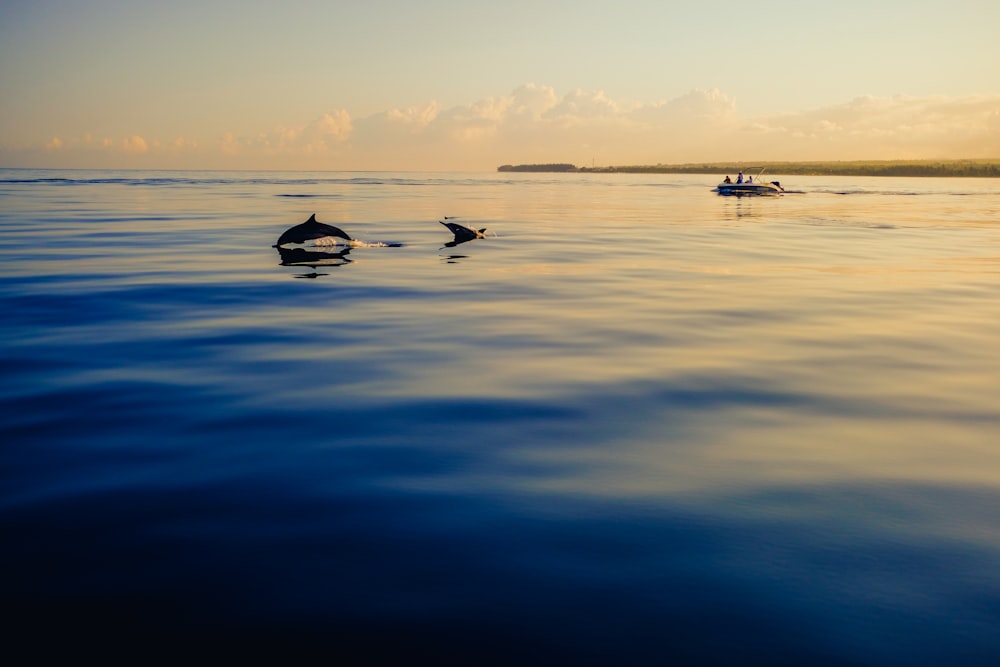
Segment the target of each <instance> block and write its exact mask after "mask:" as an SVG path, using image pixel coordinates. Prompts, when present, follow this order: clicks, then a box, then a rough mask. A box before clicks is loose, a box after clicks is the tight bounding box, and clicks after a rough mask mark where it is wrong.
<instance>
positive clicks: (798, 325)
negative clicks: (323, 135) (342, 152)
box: [0, 169, 1000, 666]
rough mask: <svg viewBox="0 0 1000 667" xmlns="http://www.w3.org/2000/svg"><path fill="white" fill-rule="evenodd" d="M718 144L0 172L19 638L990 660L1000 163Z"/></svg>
mask: <svg viewBox="0 0 1000 667" xmlns="http://www.w3.org/2000/svg"><path fill="white" fill-rule="evenodd" d="M722 176H724V174H719V175H718V176H696V175H672V174H645V175H644V174H523V173H514V174H512V173H456V174H451V173H441V174H428V173H374V172H370V173H342V172H308V173H305V172H303V173H298V172H181V171H164V172H153V171H48V170H45V171H43V170H10V169H7V170H0V312H2V313H3V316H2V319H0V322H2V325H0V332H2V337H0V369H2V375H0V378H2V381H0V406H2V420H0V441H2V446H0V536H2V548H0V572H2V574H0V599H2V600H3V606H4V608H5V609H4V611H5V612H6V613H5V614H4V615H5V616H6V618H7V619H9V620H8V621H7V622H6V623H5V625H7V632H6V633H5V634H7V637H8V639H7V640H5V641H6V643H7V644H8V646H11V645H17V644H18V643H20V644H23V645H25V646H28V647H30V648H31V650H32V651H33V652H34V654H35V655H36V656H42V655H45V654H46V653H49V652H57V651H62V650H70V649H71V650H73V651H74V652H75V654H76V655H77V656H99V657H104V658H112V657H117V658H125V659H133V658H134V659H136V660H137V661H138V660H141V661H148V660H151V659H155V658H158V657H164V656H173V657H174V658H176V659H187V658H190V657H192V656H194V657H201V658H204V657H205V656H206V655H208V654H207V653H205V651H217V652H218V653H219V654H220V655H222V656H225V657H227V658H230V659H236V658H237V657H241V656H242V657H248V658H259V657H261V656H264V655H271V656H272V657H273V659H275V660H277V659H283V658H288V657H291V656H297V657H299V658H301V659H303V660H305V659H309V660H313V659H315V660H316V661H323V662H328V663H336V664H404V663H405V664H435V665H444V664H462V665H483V664H504V665H510V664H522V665H523V664H545V665H554V664H567V665H569V664H572V665H590V664H593V665H612V664H613V665H666V664H675V665H676V664H698V665H733V664H740V665H747V664H763V665H880V666H884V665H943V664H952V665H965V666H970V665H995V664H998V663H1000V631H998V628H1000V181H997V180H988V179H916V178H914V179H896V178H860V177H788V178H781V175H780V174H776V175H775V178H780V180H781V181H782V182H783V184H784V186H785V188H786V189H787V190H788V192H787V193H786V194H785V195H783V196H781V197H750V198H746V197H745V198H737V197H720V196H718V195H716V194H715V193H713V192H712V188H713V187H714V185H715V184H716V183H717V182H718V181H719V180H721V178H722ZM312 214H315V215H316V217H317V219H318V220H319V221H321V222H325V223H329V224H333V225H336V226H338V227H340V228H342V229H343V230H345V231H346V232H348V233H349V234H350V235H351V237H352V238H354V239H358V240H359V241H358V242H356V243H354V244H352V245H350V246H336V247H329V246H320V247H306V248H299V249H298V250H297V252H291V253H279V251H278V249H276V248H274V247H272V246H273V244H274V243H275V241H276V239H277V238H278V236H279V235H280V234H281V233H282V232H283V231H284V230H285V229H287V228H289V227H291V226H293V225H295V224H298V223H300V222H303V221H304V220H306V219H307V218H308V217H309V216H310V215H312ZM444 216H454V217H455V221H456V222H460V223H462V224H466V225H468V226H470V227H474V228H486V230H487V231H486V232H485V237H484V238H481V239H475V240H473V241H469V242H467V243H461V244H457V245H456V244H451V245H449V244H448V242H449V241H451V240H452V236H451V234H450V233H449V232H448V230H447V229H445V227H443V226H442V225H440V224H439V223H438V221H439V220H442V219H443V218H444ZM10 619H13V620H10ZM136 646H138V647H140V648H138V649H136V648H135V647H136Z"/></svg>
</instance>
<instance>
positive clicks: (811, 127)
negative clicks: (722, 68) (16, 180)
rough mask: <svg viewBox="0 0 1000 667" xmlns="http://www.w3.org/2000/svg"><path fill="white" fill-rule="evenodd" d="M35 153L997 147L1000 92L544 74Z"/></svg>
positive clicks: (573, 155) (489, 163)
mask: <svg viewBox="0 0 1000 667" xmlns="http://www.w3.org/2000/svg"><path fill="white" fill-rule="evenodd" d="M11 154H12V153H11V152H10V151H7V156H6V157H5V155H4V154H3V153H0V162H2V163H10V161H11V158H10V157H9V155H11ZM23 154H27V153H23ZM33 155H34V156H35V159H36V160H37V161H38V162H40V163H46V162H47V163H48V164H50V165H51V166H60V164H65V161H67V160H72V159H75V160H77V162H81V161H82V162H85V161H86V160H85V158H87V159H91V160H92V161H94V162H96V163H97V164H95V166H104V165H105V164H109V163H110V162H111V161H115V162H114V164H115V165H116V166H128V165H129V164H135V165H136V166H157V165H162V166H172V167H177V168H184V167H206V166H207V167H217V168H228V167H240V168H265V169H266V168H300V169H373V170H377V169H386V170H391V169H399V170H404V169H424V170H435V169H437V170H462V169H475V170H483V169H493V168H494V167H496V166H497V165H500V164H506V163H522V162H574V163H576V164H591V163H592V162H594V163H597V164H601V165H628V164H656V163H682V162H701V161H726V160H732V161H745V160H754V159H760V160H838V159H894V158H949V157H950V158H977V157H997V156H1000V95H979V96H966V97H940V96H938V97H911V96H901V95H897V96H890V97H879V96H871V95H869V96H861V97H857V98H854V99H852V100H849V101H847V102H845V103H843V104H839V105H833V106H828V107H822V108H815V109H807V110H803V111H796V112H789V113H780V114H768V115H762V116H754V117H746V116H743V115H741V114H740V112H739V108H738V105H737V101H736V100H735V99H734V98H733V97H731V96H730V95H728V94H726V93H725V92H723V91H720V90H718V89H694V90H691V91H688V92H686V93H684V94H682V95H680V96H677V97H674V98H671V99H665V100H659V101H654V102H646V103H636V102H623V101H620V100H615V99H613V98H611V97H610V96H609V95H608V94H607V93H606V92H604V91H602V90H584V89H576V90H571V91H569V92H567V93H565V94H563V95H561V96H560V95H559V94H557V92H556V91H555V90H554V89H553V88H552V87H550V86H544V85H538V84H534V83H527V84H524V85H522V86H520V87H518V88H515V89H514V90H512V91H511V92H509V93H507V94H505V95H496V96H489V97H484V98H482V99H479V100H476V101H473V102H471V103H469V104H467V105H458V106H454V107H449V108H442V107H441V106H440V105H439V104H438V103H437V102H436V101H434V100H431V101H428V102H426V103H424V104H418V105H413V106H408V107H399V108H393V109H388V110H386V111H382V112H379V113H375V114H371V115H369V116H365V117H360V118H352V116H351V115H350V113H349V112H348V111H347V110H346V109H333V110H329V111H326V112H323V113H320V114H318V115H317V116H316V117H315V118H314V119H313V120H311V121H309V122H306V123H304V124H298V125H284V126H277V127H273V128H271V129H268V130H261V131H259V132H257V133H255V134H249V135H237V134H235V133H232V132H223V133H221V134H220V135H219V137H218V138H217V139H215V140H210V141H195V140H193V139H185V138H176V139H174V140H160V139H151V140H147V139H145V138H143V137H142V136H139V135H133V136H130V137H127V138H124V139H118V140H113V139H111V138H108V137H102V138H97V137H94V136H92V135H90V134H85V135H84V136H82V137H80V138H76V139H67V138H65V137H60V136H53V137H51V138H50V139H48V140H47V141H45V142H44V143H42V144H40V145H38V147H37V148H36V149H35V153H33ZM140 159H141V162H138V160H140ZM102 160H103V162H102ZM129 160H131V161H133V162H129ZM57 163H58V164H57ZM12 166H20V165H16V164H14V165H12ZM77 166H79V165H77Z"/></svg>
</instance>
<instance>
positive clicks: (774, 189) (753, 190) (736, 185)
mask: <svg viewBox="0 0 1000 667" xmlns="http://www.w3.org/2000/svg"><path fill="white" fill-rule="evenodd" d="M726 181H729V177H728V176H727V177H726ZM726 181H723V182H722V183H719V185H718V187H717V188H716V192H718V193H719V194H720V195H736V196H742V195H780V194H781V193H783V192H784V191H785V189H784V188H783V187H781V183H779V182H778V181H765V180H764V170H763V169H761V170H760V171H758V172H757V176H756V178H755V177H753V176H747V177H746V178H744V177H743V172H742V171H741V172H740V173H739V176H737V177H736V180H735V181H733V182H726Z"/></svg>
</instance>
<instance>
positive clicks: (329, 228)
mask: <svg viewBox="0 0 1000 667" xmlns="http://www.w3.org/2000/svg"><path fill="white" fill-rule="evenodd" d="M329 236H336V237H337V238H341V239H344V240H345V241H352V240H353V239H352V238H351V237H350V236H348V235H347V232H345V231H344V230H343V229H341V228H340V227H334V226H333V225H328V224H326V223H323V222H317V221H316V214H315V213H313V214H312V215H310V216H309V219H308V220H306V221H305V222H303V223H301V224H298V225H295V226H294V227H289V228H288V229H286V230H285V233H284V234H282V235H281V236H279V237H278V242H277V243H275V244H274V247H275V248H277V247H278V246H283V245H285V244H286V243H305V242H306V241H311V240H313V239H321V238H326V237H329Z"/></svg>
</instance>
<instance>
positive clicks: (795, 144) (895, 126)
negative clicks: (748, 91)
mask: <svg viewBox="0 0 1000 667" xmlns="http://www.w3.org/2000/svg"><path fill="white" fill-rule="evenodd" d="M747 127H752V129H753V131H754V133H755V134H756V135H757V137H758V140H757V141H754V142H748V148H749V149H756V150H758V151H769V152H775V153H776V152H779V151H780V152H783V153H784V155H782V156H781V158H782V159H803V160H806V159H852V158H873V159H874V158H885V159H890V158H947V157H970V158H974V157H996V156H998V155H1000V132H998V130H1000V96H998V95H991V96H985V95H984V96H969V97H962V98H945V97H925V98H918V97H909V96H902V95H897V96H892V97H875V96H864V97H858V98H855V99H853V100H851V101H849V102H847V103H845V104H842V105H837V106H832V107H826V108H821V109H813V110H809V111H802V112H798V113H790V114H780V115H774V116H770V117H764V118H759V119H755V120H754V121H752V123H748V124H747ZM760 138H766V142H764V141H760ZM760 155H761V157H768V156H767V155H764V154H763V153H761V154H760Z"/></svg>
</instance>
